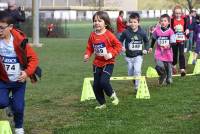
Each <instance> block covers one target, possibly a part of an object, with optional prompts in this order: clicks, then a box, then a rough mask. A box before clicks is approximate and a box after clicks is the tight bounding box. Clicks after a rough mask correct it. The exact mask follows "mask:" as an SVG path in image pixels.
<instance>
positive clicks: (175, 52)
mask: <svg viewBox="0 0 200 134" xmlns="http://www.w3.org/2000/svg"><path fill="white" fill-rule="evenodd" d="M172 50H173V62H172V65H173V66H176V64H177V56H178V45H177V44H175V45H172Z"/></svg>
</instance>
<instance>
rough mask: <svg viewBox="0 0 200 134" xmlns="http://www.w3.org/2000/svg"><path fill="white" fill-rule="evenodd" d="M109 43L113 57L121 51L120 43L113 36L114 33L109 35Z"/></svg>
mask: <svg viewBox="0 0 200 134" xmlns="http://www.w3.org/2000/svg"><path fill="white" fill-rule="evenodd" d="M111 38H112V40H111V44H112V47H113V49H112V51H111V52H110V53H111V54H112V56H113V57H115V56H117V55H118V54H119V53H120V52H121V51H122V44H121V43H120V41H119V40H118V39H117V38H116V37H115V35H113V34H112V35H111Z"/></svg>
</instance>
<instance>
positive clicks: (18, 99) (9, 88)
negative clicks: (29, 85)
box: [0, 81, 26, 128]
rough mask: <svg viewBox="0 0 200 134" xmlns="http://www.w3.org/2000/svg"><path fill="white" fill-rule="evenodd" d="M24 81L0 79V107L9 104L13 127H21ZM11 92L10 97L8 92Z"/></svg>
mask: <svg viewBox="0 0 200 134" xmlns="http://www.w3.org/2000/svg"><path fill="white" fill-rule="evenodd" d="M25 88H26V83H21V82H8V83H5V82H2V81H0V109H3V108H5V107H8V106H9V105H10V106H11V109H12V111H13V114H14V123H15V128H22V127H23V119H24V105H25V101H24V96H25ZM10 93H12V98H9V94H10Z"/></svg>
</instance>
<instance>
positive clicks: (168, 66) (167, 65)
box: [165, 62, 173, 84]
mask: <svg viewBox="0 0 200 134" xmlns="http://www.w3.org/2000/svg"><path fill="white" fill-rule="evenodd" d="M165 70H166V73H167V79H166V82H167V84H171V83H172V82H173V81H172V64H171V63H170V62H165Z"/></svg>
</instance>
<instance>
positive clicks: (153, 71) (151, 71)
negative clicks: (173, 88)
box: [146, 67, 159, 78]
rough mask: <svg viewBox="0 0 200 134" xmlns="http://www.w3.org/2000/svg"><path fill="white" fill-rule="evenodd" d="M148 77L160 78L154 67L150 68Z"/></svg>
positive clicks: (147, 73)
mask: <svg viewBox="0 0 200 134" xmlns="http://www.w3.org/2000/svg"><path fill="white" fill-rule="evenodd" d="M146 77H149V78H153V77H159V76H158V73H157V71H156V70H155V69H154V68H153V67H148V69H147V72H146Z"/></svg>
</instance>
